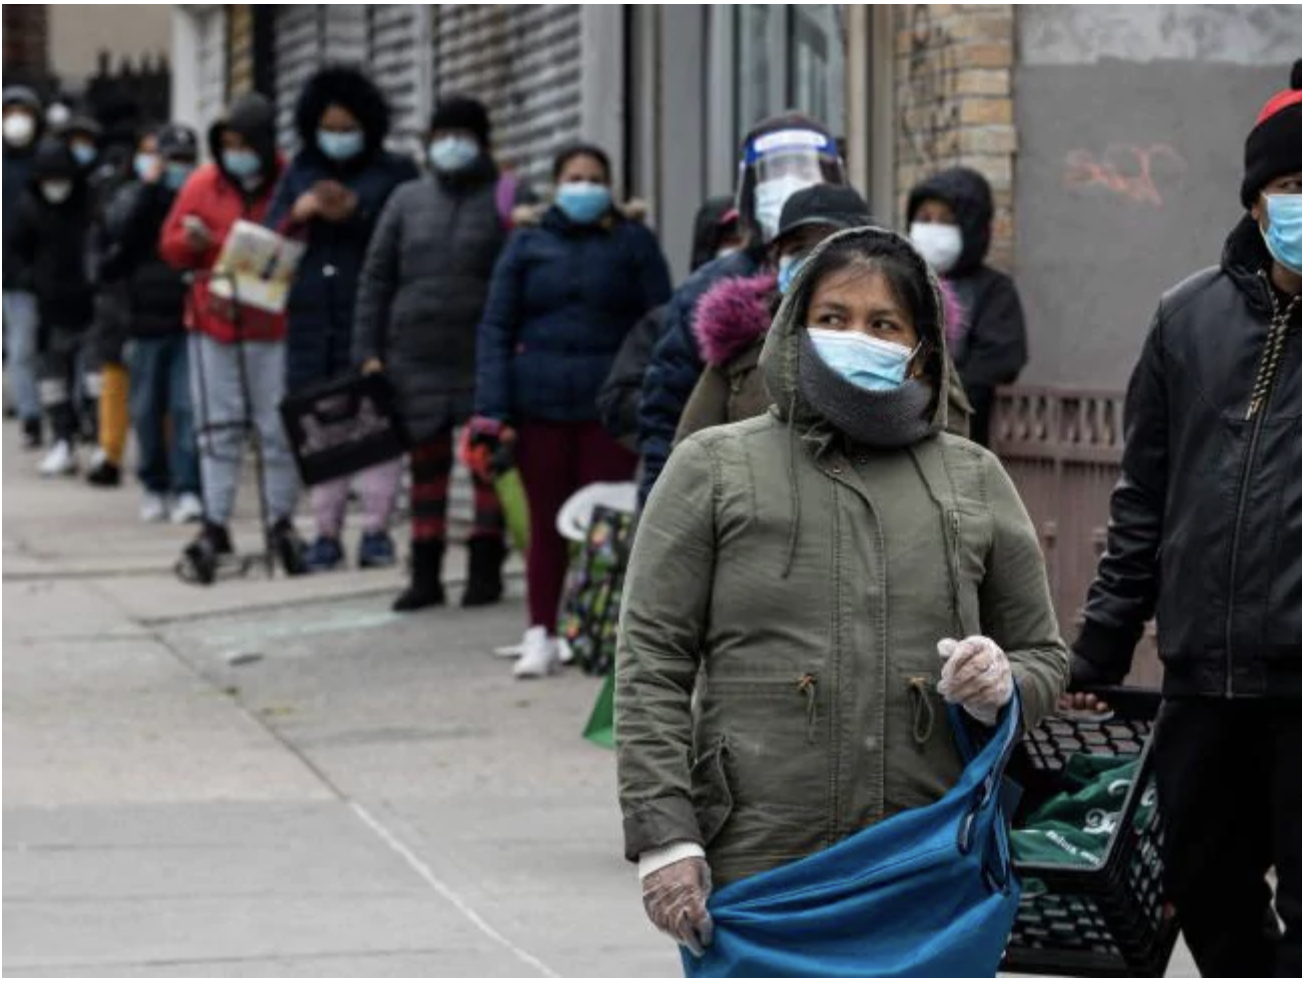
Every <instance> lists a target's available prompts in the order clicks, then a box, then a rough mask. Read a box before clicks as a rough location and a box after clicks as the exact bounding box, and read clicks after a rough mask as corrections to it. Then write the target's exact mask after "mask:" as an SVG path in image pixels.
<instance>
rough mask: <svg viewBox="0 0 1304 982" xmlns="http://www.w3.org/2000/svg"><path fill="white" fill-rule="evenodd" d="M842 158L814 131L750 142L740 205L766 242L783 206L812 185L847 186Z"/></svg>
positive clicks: (778, 133)
mask: <svg viewBox="0 0 1304 982" xmlns="http://www.w3.org/2000/svg"><path fill="white" fill-rule="evenodd" d="M846 182H847V178H846V173H845V171H844V170H843V167H842V159H841V158H840V157H839V156H838V148H837V144H836V143H834V141H833V139H832V137H829V136H826V135H824V134H823V133H818V132H816V131H814V130H803V129H793V130H776V131H775V132H772V133H765V134H762V135H761V136H758V137H756V138H754V139H753V140H751V141H749V142H748V144H747V146H746V148H745V149H744V152H743V161H742V175H741V181H740V185H739V191H740V194H739V198H740V204H742V205H743V206H744V207H746V205H747V204H748V203H749V201H750V204H751V209H750V211H751V215H752V217H753V218H754V219H755V222H756V224H757V225H758V226H759V227H760V229H761V234H762V236H763V238H764V240H765V241H766V242H767V243H768V242H769V241H770V240H772V239H773V238H774V236H775V233H776V232H777V231H778V228H779V215H780V213H781V212H782V211H783V206H784V203H785V202H787V200H788V199H789V198H790V197H791V196H792V195H793V194H795V193H796V192H798V191H800V190H802V189H803V188H808V187H811V186H812V185H815V184H846Z"/></svg>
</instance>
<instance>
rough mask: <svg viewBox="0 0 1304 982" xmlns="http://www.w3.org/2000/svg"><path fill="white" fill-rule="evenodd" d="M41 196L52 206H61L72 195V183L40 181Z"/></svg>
mask: <svg viewBox="0 0 1304 982" xmlns="http://www.w3.org/2000/svg"><path fill="white" fill-rule="evenodd" d="M41 194H42V196H44V198H45V200H46V201H48V202H50V204H52V205H57V204H62V203H63V202H65V201H67V200H68V197H69V196H70V195H71V194H72V181H42V182H41Z"/></svg>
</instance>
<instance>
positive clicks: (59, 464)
mask: <svg viewBox="0 0 1304 982" xmlns="http://www.w3.org/2000/svg"><path fill="white" fill-rule="evenodd" d="M39 469H40V472H41V476H42V477H63V476H66V475H68V474H75V473H77V455H76V453H74V452H73V449H72V444H71V443H69V442H68V441H67V440H60V441H59V442H58V443H56V444H55V445H54V446H53V447H51V448H50V452H49V453H47V454H46V455H45V458H44V459H43V460H42V461H41V466H40V468H39Z"/></svg>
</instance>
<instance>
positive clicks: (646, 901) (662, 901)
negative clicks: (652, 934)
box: [643, 856, 715, 956]
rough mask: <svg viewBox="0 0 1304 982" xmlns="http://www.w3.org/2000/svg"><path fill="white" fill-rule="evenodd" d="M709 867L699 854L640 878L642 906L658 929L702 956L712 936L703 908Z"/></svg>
mask: <svg viewBox="0 0 1304 982" xmlns="http://www.w3.org/2000/svg"><path fill="white" fill-rule="evenodd" d="M709 896H711V869H710V867H709V866H707V865H706V860H705V859H702V858H701V857H700V856H692V857H690V858H688V859H681V860H680V861H679V862H677V863H671V864H670V865H669V866H663V867H661V869H659V870H657V871H656V872H654V873H649V874H648V875H647V876H645V877H643V909H644V910H646V911H647V916H648V919H649V920H651V921H652V923H653V924H655V925H656V926H657V928H658V929H660V930H661V931H663V932H665V933H666V934H668V935H670V937H672V938H674V939H675V940H676V941H677V942H679V944H681V945H683V946H684V947H685V948H687V949H688V950H689V951H691V952H692V953H693V954H694V955H697V956H701V954H702V953H703V952H704V951H706V949H707V948H708V947H709V946H710V944H711V939H712V938H713V937H714V935H715V924H714V923H713V922H712V921H711V915H710V914H708V913H707V911H706V900H707V898H708V897H709Z"/></svg>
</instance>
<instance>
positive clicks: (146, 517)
mask: <svg viewBox="0 0 1304 982" xmlns="http://www.w3.org/2000/svg"><path fill="white" fill-rule="evenodd" d="M167 517H168V503H167V500H166V499H165V498H164V497H163V495H161V494H155V493H154V492H152V491H146V492H145V494H144V495H143V496H142V497H141V499H140V520H141V521H142V522H162V521H166V519H167Z"/></svg>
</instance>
